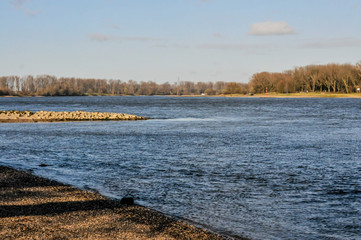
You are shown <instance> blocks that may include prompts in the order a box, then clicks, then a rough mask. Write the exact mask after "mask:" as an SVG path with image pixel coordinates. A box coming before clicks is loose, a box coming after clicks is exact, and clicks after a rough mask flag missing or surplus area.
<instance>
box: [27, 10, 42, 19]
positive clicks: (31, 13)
mask: <svg viewBox="0 0 361 240" xmlns="http://www.w3.org/2000/svg"><path fill="white" fill-rule="evenodd" d="M24 12H25V14H26V15H28V16H29V17H34V16H36V15H38V14H39V13H41V11H40V10H34V11H31V10H30V9H28V8H26V9H25V10H24Z"/></svg>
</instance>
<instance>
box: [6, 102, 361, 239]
mask: <svg viewBox="0 0 361 240" xmlns="http://www.w3.org/2000/svg"><path fill="white" fill-rule="evenodd" d="M0 108H1V110H11V109H16V110H31V111H39V110H46V111H76V110H82V111H99V112H121V113H128V114H135V115H140V116H145V117H150V118H153V119H152V120H147V121H141V122H67V123H12V124H7V123H4V124H1V125H0V139H1V140H0V150H1V153H2V154H1V156H0V163H1V164H7V165H11V166H15V167H19V168H23V169H34V171H35V173H37V174H40V175H43V176H46V177H49V178H52V179H56V180H60V181H62V182H65V183H70V184H73V185H75V186H78V187H83V188H84V187H86V188H95V189H97V190H99V191H100V192H101V193H103V194H106V195H109V196H113V197H118V198H121V197H123V196H125V195H131V196H133V197H135V198H136V201H137V202H138V203H140V204H143V205H145V206H148V207H151V208H155V209H158V210H160V211H162V212H165V213H168V214H171V215H175V216H180V217H183V218H186V219H191V220H193V221H195V222H198V223H200V224H204V225H206V226H208V227H210V228H211V229H214V230H216V231H219V232H221V233H227V234H232V235H239V236H246V237H251V238H254V239H262V238H267V239H292V238H293V239H357V237H359V236H360V235H361V225H360V216H361V210H360V209H361V202H360V199H361V190H360V189H361V174H360V173H361V162H360V160H359V156H360V154H361V148H360V147H361V141H360V140H361V125H360V119H361V111H360V110H361V100H360V99H257V98H246V99H242V98H171V97H63V98H59V97H54V98H3V99H0ZM41 163H45V164H47V165H49V166H48V167H46V168H41V167H39V166H38V165H39V164H41Z"/></svg>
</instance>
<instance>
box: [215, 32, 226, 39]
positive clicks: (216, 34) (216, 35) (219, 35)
mask: <svg viewBox="0 0 361 240" xmlns="http://www.w3.org/2000/svg"><path fill="white" fill-rule="evenodd" d="M213 37H215V38H223V37H224V36H223V34H221V33H219V32H216V33H213Z"/></svg>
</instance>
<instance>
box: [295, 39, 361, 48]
mask: <svg viewBox="0 0 361 240" xmlns="http://www.w3.org/2000/svg"><path fill="white" fill-rule="evenodd" d="M300 47H301V48H343V47H361V39H356V38H351V37H349V38H334V39H314V40H309V41H307V42H306V43H303V44H301V45H300Z"/></svg>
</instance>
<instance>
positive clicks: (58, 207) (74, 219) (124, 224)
mask: <svg viewBox="0 0 361 240" xmlns="http://www.w3.org/2000/svg"><path fill="white" fill-rule="evenodd" d="M0 239H215V240H217V239H232V238H228V237H223V236H220V235H218V234H216V233H212V232H210V231H208V230H205V229H201V228H197V227H195V226H193V225H191V224H188V223H186V222H184V221H182V220H177V219H174V218H170V217H168V216H165V215H164V214H162V213H159V212H157V211H154V210H150V209H147V208H145V207H142V206H138V205H126V204H121V203H120V201H117V200H112V199H109V198H106V197H104V196H101V195H100V194H98V193H93V192H89V191H84V190H80V189H77V188H74V187H71V186H69V185H64V184H61V183H59V182H55V181H52V180H48V179H45V178H42V177H38V176H34V175H33V174H31V173H30V172H25V171H19V170H15V169H13V168H9V167H4V166H0ZM237 239H238V238H237Z"/></svg>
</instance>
